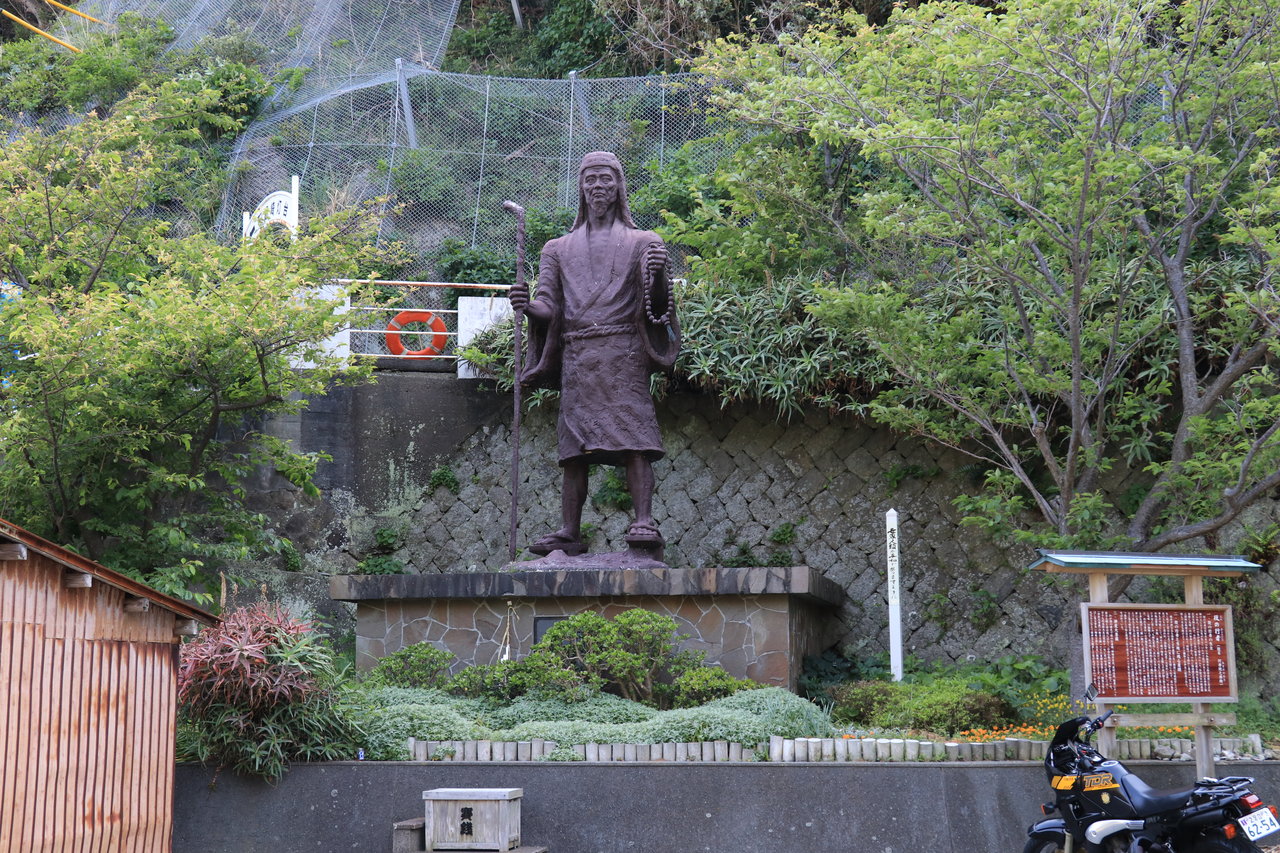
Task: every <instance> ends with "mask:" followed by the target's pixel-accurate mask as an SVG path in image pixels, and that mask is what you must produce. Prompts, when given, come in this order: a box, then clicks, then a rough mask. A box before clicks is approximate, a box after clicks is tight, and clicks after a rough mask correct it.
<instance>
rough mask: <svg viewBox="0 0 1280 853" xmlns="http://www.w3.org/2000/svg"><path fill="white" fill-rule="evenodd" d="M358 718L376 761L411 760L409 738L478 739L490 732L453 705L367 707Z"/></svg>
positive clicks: (370, 755)
mask: <svg viewBox="0 0 1280 853" xmlns="http://www.w3.org/2000/svg"><path fill="white" fill-rule="evenodd" d="M358 719H359V721H360V725H361V727H362V728H363V729H364V731H365V741H364V750H365V757H366V758H368V759H370V760H372V761H407V760H408V759H409V758H411V756H410V755H409V751H408V749H407V747H406V742H407V740H408V739H409V738H411V737H413V738H417V739H419V740H474V739H485V738H488V737H490V732H489V730H488V729H486V728H485V727H484V726H481V725H479V724H478V723H476V722H475V721H474V720H470V719H467V718H466V717H464V716H463V715H462V714H460V713H458V710H457V708H455V707H453V706H452V705H449V704H439V705H420V704H400V705H386V706H378V705H372V706H368V707H366V708H365V709H364V710H363V711H361V712H360V713H359V716H358Z"/></svg>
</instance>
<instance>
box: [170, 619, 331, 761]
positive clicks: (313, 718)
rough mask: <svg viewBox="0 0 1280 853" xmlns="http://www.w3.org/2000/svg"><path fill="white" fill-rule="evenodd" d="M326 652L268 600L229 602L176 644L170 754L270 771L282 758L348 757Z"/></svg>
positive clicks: (303, 625)
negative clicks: (174, 731)
mask: <svg viewBox="0 0 1280 853" xmlns="http://www.w3.org/2000/svg"><path fill="white" fill-rule="evenodd" d="M336 682H337V676H336V673H335V670H334V665H333V656H332V655H331V654H330V652H329V649H328V648H327V646H326V645H325V643H324V641H323V640H322V638H321V637H320V635H319V634H317V633H316V631H315V629H314V627H313V626H312V625H311V624H310V623H309V622H305V621H302V620H299V619H296V618H294V617H293V616H291V615H289V614H288V613H287V612H285V610H284V609H283V608H281V607H279V606H278V605H271V604H258V605H254V606H252V607H248V608H240V609H237V610H233V611H231V612H230V613H228V614H226V615H225V616H224V617H223V621H222V624H221V625H218V626H217V627H215V628H211V629H208V630H206V631H203V632H201V634H200V635H199V636H198V637H197V638H196V639H194V640H192V641H191V642H188V643H186V644H185V645H184V646H183V647H182V652H181V659H180V664H179V667H178V711H179V721H180V723H181V725H180V727H179V743H178V751H179V759H180V760H181V759H188V760H190V759H194V760H197V761H200V762H201V763H207V762H210V761H214V762H216V763H217V764H218V766H219V767H230V768H232V769H233V770H236V771H238V772H242V773H248V774H251V775H257V776H265V777H267V778H269V779H277V778H279V777H280V776H281V775H282V774H283V773H284V771H285V768H286V767H287V764H288V761H289V760H291V759H298V760H304V761H313V760H333V759H337V758H348V757H351V754H352V752H353V751H354V748H355V747H354V735H355V730H354V727H353V725H352V723H351V722H350V720H349V719H348V715H347V713H346V708H345V707H344V705H343V702H342V700H341V696H340V695H339V691H338V690H337V688H336Z"/></svg>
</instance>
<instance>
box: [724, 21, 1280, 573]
mask: <svg viewBox="0 0 1280 853" xmlns="http://www.w3.org/2000/svg"><path fill="white" fill-rule="evenodd" d="M1278 15H1280V7H1278V6H1277V4H1275V3H1274V2H1262V3H1248V4H1246V3H1242V2H1235V0H1187V2H1182V3H1178V4H1167V3H1156V2H1147V0H1123V2H1118V3H1113V2H1101V0H1053V2H1047V3H1046V2H1032V1H1031V0H1015V2H1010V3H1007V4H1004V5H1003V8H1002V11H1000V12H990V11H988V10H985V9H981V8H977V7H974V6H969V5H965V4H959V3H931V4H928V5H924V6H921V7H920V8H917V9H902V10H900V11H898V12H897V13H895V15H894V16H893V17H892V18H891V19H890V21H889V23H888V25H887V26H885V27H883V28H875V27H870V26H867V25H866V24H865V21H864V19H862V18H860V17H859V16H858V15H856V14H852V13H850V14H844V15H838V16H835V17H833V18H831V19H830V20H828V21H827V22H825V23H823V24H821V25H819V26H815V27H813V28H811V29H810V30H808V31H807V32H806V33H804V34H803V35H798V36H793V37H786V38H783V39H781V40H779V42H778V43H777V44H763V43H760V42H759V41H752V40H749V39H740V40H735V41H728V42H721V43H719V44H717V45H715V46H714V47H713V48H712V49H711V51H710V53H709V55H708V57H707V58H706V59H705V60H704V61H702V62H701V63H699V65H700V68H701V70H703V71H704V72H706V73H708V74H710V75H712V76H713V77H715V78H717V79H719V80H722V81H724V83H725V85H724V86H723V87H722V88H721V89H720V90H719V93H720V94H719V98H720V101H721V103H722V104H723V105H724V106H725V107H726V108H727V110H728V111H729V113H730V115H732V116H733V117H736V118H739V119H746V120H748V121H751V122H753V123H756V124H759V125H763V126H767V127H771V128H776V129H780V130H783V131H787V132H791V133H802V134H807V135H809V136H810V137H811V138H812V139H814V140H815V141H817V142H819V143H829V144H833V145H847V144H854V145H857V146H860V147H861V149H862V151H863V152H864V153H865V154H866V155H867V156H869V157H872V158H875V159H877V160H878V161H879V162H880V163H882V164H883V165H884V167H885V168H886V171H887V173H889V176H888V179H887V180H886V181H885V182H883V183H882V184H881V185H880V186H878V187H873V188H870V189H869V190H868V191H867V192H865V193H863V195H862V196H861V198H860V199H859V200H858V203H859V205H860V207H861V209H862V212H863V223H864V225H865V227H866V228H867V229H868V231H869V232H870V233H871V234H873V235H874V236H876V237H878V238H880V239H882V240H884V241H886V244H887V245H890V246H895V245H897V246H906V247H907V250H906V251H903V252H902V253H901V255H900V262H899V263H898V264H897V265H896V268H887V267H884V268H876V269H872V268H868V269H866V270H864V271H863V272H862V273H861V274H860V275H859V276H857V279H856V280H855V281H853V282H851V283H850V284H849V285H848V286H846V287H840V288H832V289H830V290H829V293H828V295H827V298H826V300H825V304H824V305H823V306H821V307H820V308H819V309H818V310H819V314H820V316H822V317H823V318H824V319H825V320H827V321H828V322H830V323H832V324H833V325H834V326H835V327H837V328H839V329H842V330H843V331H844V332H845V333H847V334H849V335H853V336H857V337H859V338H861V339H863V340H865V341H867V342H868V343H869V344H870V345H871V346H872V347H873V348H874V349H875V350H876V351H877V353H878V354H879V355H880V356H881V357H882V358H883V359H884V361H885V363H886V364H888V365H889V366H890V368H891V369H892V371H893V373H894V374H895V378H894V384H895V387H893V388H891V389H889V390H886V391H885V392H883V393H882V394H880V395H879V396H878V397H877V399H876V401H875V403H874V405H873V409H872V410H873V414H874V415H875V416H876V417H878V418H879V419H881V420H883V421H884V422H886V423H888V424H890V425H892V426H894V427H896V428H898V429H902V430H907V431H911V432H915V433H918V434H920V435H923V436H926V437H929V438H931V439H934V440H936V441H939V442H942V443H944V444H947V445H950V446H953V447H956V448H959V449H960V450H962V451H964V452H967V453H970V454H972V455H973V456H975V457H977V458H978V459H979V460H981V461H982V462H983V463H984V464H985V465H986V466H988V468H989V472H988V474H987V477H986V482H985V488H984V489H983V491H982V493H981V494H980V495H978V496H976V497H972V498H970V499H969V500H967V501H966V502H964V503H963V505H964V506H965V507H966V508H967V509H969V510H970V513H971V517H970V520H971V521H973V522H974V523H979V524H983V525H986V526H988V527H990V528H991V529H993V530H995V531H997V532H1001V533H1010V534H1013V535H1015V536H1017V537H1018V538H1020V539H1024V540H1028V541H1034V542H1036V543H1039V544H1055V545H1090V546H1098V545H1115V544H1120V543H1123V544H1124V545H1126V546H1127V547H1130V548H1135V549H1139V550H1158V549H1161V548H1164V547H1167V546H1171V545H1175V544H1178V543H1182V542H1186V541H1187V540H1191V539H1194V538H1196V537H1203V538H1204V539H1205V540H1206V541H1207V542H1208V543H1209V544H1210V545H1212V544H1214V541H1215V537H1216V535H1217V533H1218V531H1220V530H1221V529H1222V528H1223V527H1224V526H1225V525H1227V524H1228V523H1230V522H1231V521H1232V520H1233V519H1235V518H1236V517H1237V516H1239V514H1240V513H1241V512H1242V511H1243V510H1244V509H1245V508H1246V507H1247V506H1249V505H1250V504H1251V503H1252V502H1253V501H1255V500H1257V499H1258V498H1260V497H1262V496H1263V495H1265V494H1267V493H1268V492H1269V491H1270V490H1272V489H1274V488H1275V487H1276V486H1277V485H1280V445H1278V444H1277V441H1276V439H1277V434H1278V433H1280V396H1278V395H1277V394H1276V390H1275V389H1276V387H1277V385H1276V380H1277V376H1276V374H1275V370H1274V366H1273V362H1274V358H1275V356H1276V355H1280V348H1278V341H1280V338H1278V337H1277V334H1276V332H1277V328H1276V316H1277V314H1276V310H1277V302H1276V293H1275V289H1274V284H1273V275H1274V271H1275V263H1276V259H1277V257H1278V255H1280V237H1278V236H1277V232H1276V230H1275V228H1274V221H1275V217H1276V215H1277V213H1278V212H1280V211H1278V210H1277V208H1278V206H1280V193H1278V191H1277V176H1278V172H1277V169H1276V168H1275V163H1276V157H1277V153H1278V150H1277V148H1276V142H1275V138H1276V137H1275V132H1276V125H1277V117H1278V113H1280V111H1278V110H1277V106H1276V99H1275V91H1276V88H1275V87H1276V83H1277V77H1276V71H1275V69H1276V68H1277V67H1278V66H1277V62H1276V60H1277V56H1276V51H1277V50H1280V32H1278V29H1280V17H1278ZM895 177H896V178H898V179H897V180H895V179H894V178H895ZM902 178H905V181H903V180H901V179H902ZM1126 466H1127V467H1129V468H1131V469H1137V470H1140V471H1141V472H1142V473H1143V475H1144V477H1145V479H1143V480H1142V482H1140V483H1138V484H1137V486H1136V487H1135V488H1133V489H1131V490H1130V491H1129V492H1128V493H1127V494H1125V495H1124V500H1118V499H1112V498H1109V497H1108V493H1107V486H1108V483H1109V479H1113V478H1109V475H1111V474H1112V472H1113V471H1115V470H1116V469H1118V468H1121V469H1123V468H1124V467H1126ZM1025 510H1032V511H1034V512H1036V513H1038V515H1039V517H1040V519H1042V521H1043V522H1044V524H1043V525H1042V526H1040V527H1038V528H1036V529H1030V528H1028V527H1027V526H1026V518H1027V517H1026V514H1025V512H1024V511H1025Z"/></svg>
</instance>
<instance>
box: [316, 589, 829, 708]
mask: <svg viewBox="0 0 1280 853" xmlns="http://www.w3.org/2000/svg"><path fill="white" fill-rule="evenodd" d="M329 591H330V595H331V596H332V597H333V598H335V599H337V600H339V601H353V602H355V603H356V666H357V667H358V668H360V669H368V668H369V667H372V666H373V665H374V664H375V663H377V661H378V659H379V658H381V657H384V656H386V655H388V654H390V653H392V652H394V651H397V650H398V649H401V648H403V647H404V646H408V645H412V644H414V643H420V642H423V641H426V642H429V643H431V644H432V645H435V646H437V647H439V648H442V649H447V650H448V651H450V652H452V653H453V654H454V655H455V656H456V657H457V658H458V668H461V667H463V666H471V665H474V664H488V663H494V662H496V661H497V660H498V659H499V658H500V656H501V654H502V645H503V641H504V637H505V638H507V639H508V641H509V642H510V644H511V652H512V656H513V657H522V656H524V655H525V654H527V653H528V651H529V648H530V647H531V646H532V645H533V643H534V642H536V640H537V639H538V638H539V637H541V635H542V632H543V631H544V630H545V629H546V628H547V627H549V626H550V625H551V624H553V623H554V621H555V620H557V619H560V618H564V617H566V616H572V615H573V614H575V613H581V612H583V611H595V612H598V613H601V614H603V615H605V616H613V615H615V614H617V613H619V612H621V611H623V610H628V609H630V608H633V607H643V608H645V609H646V610H652V611H655V612H657V613H663V614H666V615H668V616H670V617H672V618H673V619H674V620H675V622H676V625H677V629H678V630H679V632H680V633H681V634H688V635H689V639H688V640H686V641H685V642H684V644H683V647H684V648H689V649H697V650H700V651H702V652H705V653H706V662H707V663H709V664H716V665H718V666H721V667H723V668H724V669H725V670H726V671H728V672H729V673H730V674H732V675H735V676H738V677H740V678H751V679H753V680H755V681H759V682H761V683H763V684H773V685H777V686H779V687H787V688H791V689H794V688H795V687H796V682H797V680H798V679H799V677H800V672H801V667H802V665H803V660H804V657H805V655H810V654H817V653H819V652H821V651H822V650H823V649H825V648H827V647H828V646H829V645H830V644H831V643H832V642H834V641H835V638H836V636H837V635H838V631H837V630H836V625H835V619H834V615H835V613H834V611H835V608H836V606H837V605H838V604H839V602H840V600H841V596H843V594H844V593H843V590H841V589H840V587H839V586H837V585H836V584H835V583H834V582H832V581H830V580H828V579H826V578H824V577H823V576H822V575H821V574H819V573H818V572H817V571H814V570H813V569H809V568H807V567H803V566H801V567H790V568H745V569H730V568H705V569H622V570H620V569H612V570H593V569H576V570H565V571H513V572H483V573H475V574H441V575H340V576H335V577H334V578H332V579H331V581H330V585H329Z"/></svg>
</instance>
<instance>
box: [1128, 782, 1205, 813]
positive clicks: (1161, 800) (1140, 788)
mask: <svg viewBox="0 0 1280 853" xmlns="http://www.w3.org/2000/svg"><path fill="white" fill-rule="evenodd" d="M1121 785H1123V786H1124V793H1125V796H1126V797H1128V798H1129V802H1130V804H1132V805H1133V810H1134V811H1135V812H1136V813H1137V814H1138V816H1139V817H1150V816H1151V815H1157V814H1161V813H1163V812H1167V811H1173V810H1174V809H1177V808H1181V807H1182V806H1185V805H1186V804H1187V802H1188V801H1189V800H1190V799H1191V793H1192V792H1193V791H1194V790H1195V787H1194V786H1193V787H1190V788H1166V789H1164V790H1160V789H1158V788H1152V787H1151V786H1150V785H1148V784H1147V783H1146V782H1143V781H1142V780H1141V779H1140V778H1138V777H1137V776H1136V775H1134V774H1132V773H1130V774H1129V775H1127V776H1125V777H1124V779H1122V780H1121Z"/></svg>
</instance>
